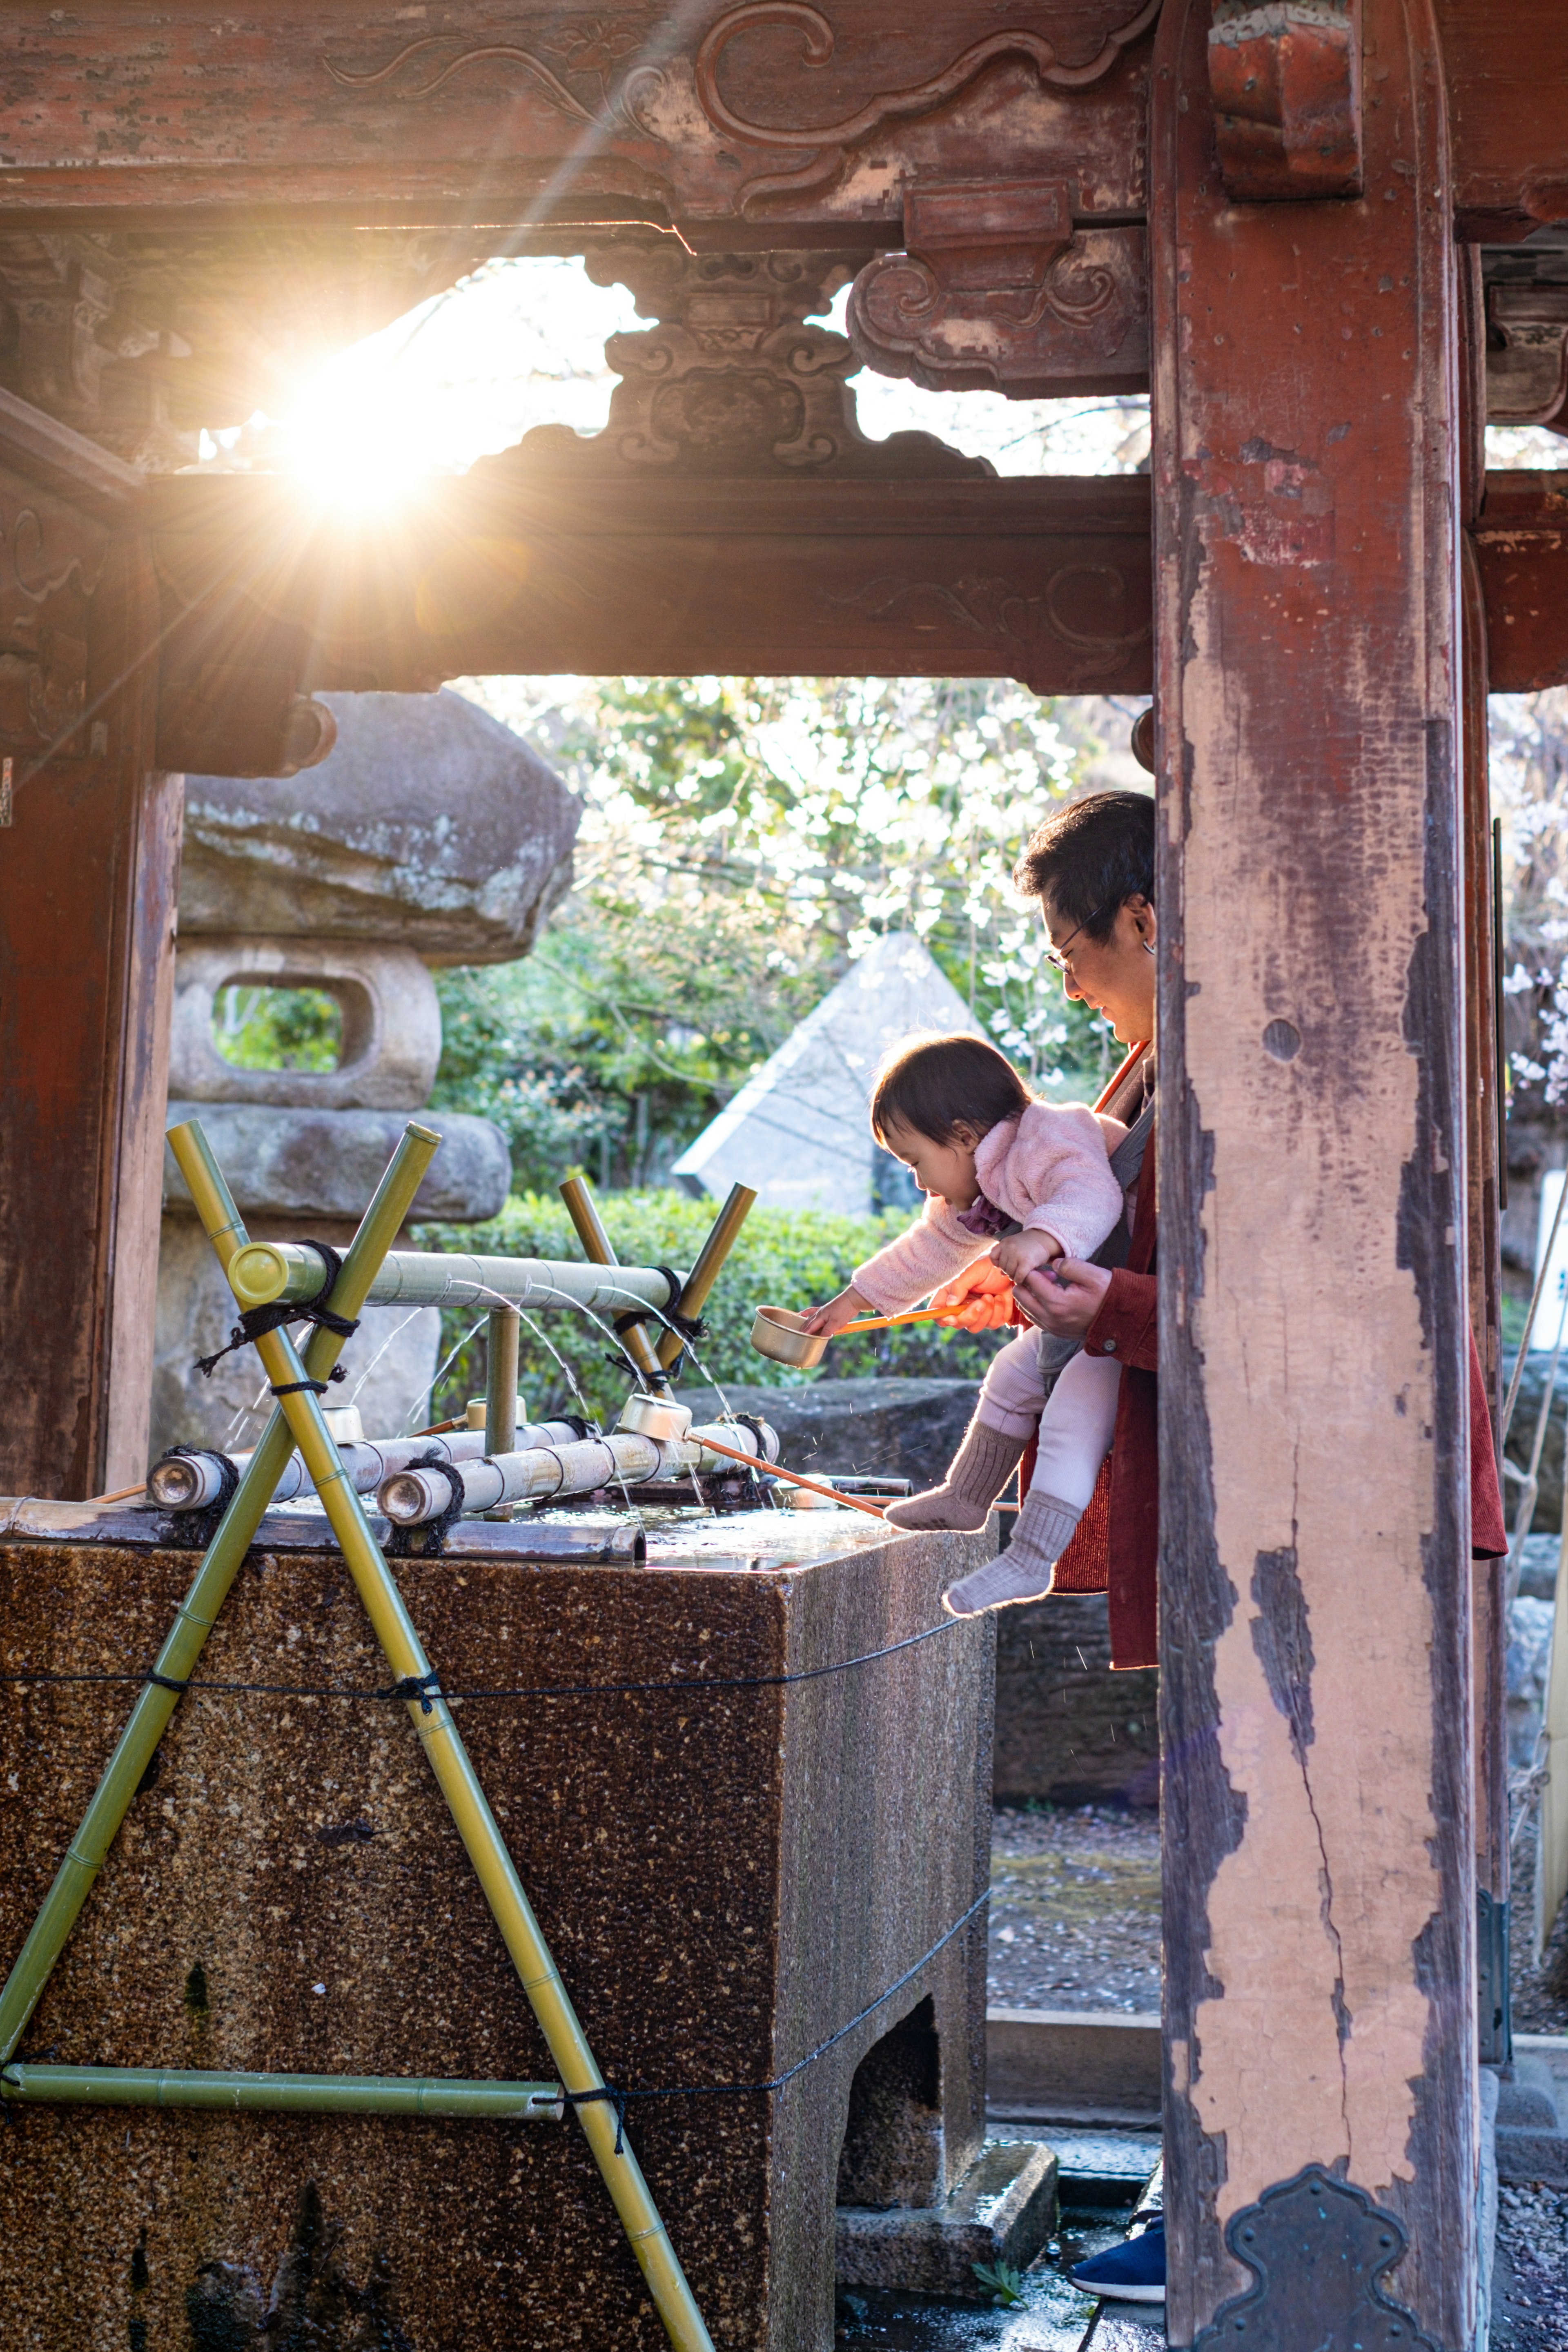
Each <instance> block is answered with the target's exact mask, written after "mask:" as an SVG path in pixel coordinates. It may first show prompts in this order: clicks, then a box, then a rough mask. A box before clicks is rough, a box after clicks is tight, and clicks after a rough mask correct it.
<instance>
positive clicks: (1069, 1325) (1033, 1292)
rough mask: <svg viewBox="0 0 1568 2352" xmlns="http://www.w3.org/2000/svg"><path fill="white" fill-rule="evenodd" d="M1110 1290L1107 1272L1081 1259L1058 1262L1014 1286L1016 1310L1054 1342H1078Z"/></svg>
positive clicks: (1026, 1277)
mask: <svg viewBox="0 0 1568 2352" xmlns="http://www.w3.org/2000/svg"><path fill="white" fill-rule="evenodd" d="M1109 1289H1110V1270H1109V1268H1107V1267H1105V1266H1103V1265H1089V1264H1088V1262H1087V1261H1086V1260H1085V1259H1083V1258H1078V1257H1064V1258H1058V1260H1057V1263H1056V1265H1054V1266H1052V1267H1051V1268H1050V1269H1049V1270H1048V1271H1047V1270H1045V1269H1043V1268H1042V1269H1041V1271H1040V1272H1038V1273H1037V1274H1030V1275H1026V1276H1025V1277H1024V1279H1023V1281H1022V1282H1020V1283H1019V1284H1018V1286H1017V1291H1016V1297H1017V1300H1018V1304H1019V1306H1020V1307H1022V1308H1023V1310H1024V1312H1025V1314H1026V1316H1027V1317H1028V1318H1029V1320H1030V1322H1031V1323H1037V1324H1038V1325H1039V1328H1040V1329H1041V1330H1042V1331H1048V1332H1049V1333H1050V1335H1051V1337H1052V1339H1082V1337H1083V1335H1084V1333H1085V1332H1086V1331H1087V1330H1088V1328H1089V1325H1090V1324H1091V1323H1092V1322H1093V1320H1094V1318H1095V1317H1096V1316H1097V1315H1098V1314H1099V1312H1100V1307H1101V1304H1102V1303H1103V1301H1104V1298H1105V1294H1106V1292H1107V1291H1108V1290H1109Z"/></svg>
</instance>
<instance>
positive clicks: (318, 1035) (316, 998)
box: [213, 987, 343, 1070]
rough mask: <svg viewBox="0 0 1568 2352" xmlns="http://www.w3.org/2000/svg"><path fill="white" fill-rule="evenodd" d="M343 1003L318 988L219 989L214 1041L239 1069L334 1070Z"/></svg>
mask: <svg viewBox="0 0 1568 2352" xmlns="http://www.w3.org/2000/svg"><path fill="white" fill-rule="evenodd" d="M342 1030H343V1014H342V1005H341V1004H339V1003H338V1001H337V999H336V997H335V996H328V995H327V994H326V993H325V992H324V991H322V990H321V989H319V988H242V987H234V988H221V989H219V991H218V992H217V995H216V998H215V999H214V1002H213V1044H214V1045H216V1047H217V1050H218V1052H219V1053H220V1054H221V1055H223V1058H224V1060H225V1061H226V1062H229V1063H232V1064H233V1066H234V1067H235V1068H236V1069H239V1070H335V1069H336V1068H337V1066H338V1059H339V1055H340V1053H341V1050H342Z"/></svg>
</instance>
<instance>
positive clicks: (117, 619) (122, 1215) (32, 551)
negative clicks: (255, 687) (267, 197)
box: [0, 401, 180, 1496]
mask: <svg viewBox="0 0 1568 2352" xmlns="http://www.w3.org/2000/svg"><path fill="white" fill-rule="evenodd" d="M73 478H74V482H75V485H76V487H77V488H78V490H79V496H78V497H77V498H75V499H71V498H68V497H66V496H64V495H61V492H62V491H63V490H64V489H66V488H68V487H70V486H71V484H72V480H73ZM140 492H141V485H140V482H139V481H138V479H137V478H136V477H134V476H132V475H131V474H130V471H129V469H128V468H124V467H118V466H117V465H116V463H115V461H113V460H112V459H110V458H106V457H104V455H103V453H102V452H101V451H100V450H97V449H94V448H93V447H92V446H91V445H90V444H88V443H85V442H79V441H78V439H77V436H75V435H72V434H70V433H68V432H67V431H66V430H65V428H63V427H61V426H58V425H54V424H53V423H51V421H50V420H49V419H48V418H47V417H41V416H38V415H36V414H35V413H34V412H32V411H28V410H26V409H24V408H23V407H22V404H20V403H15V402H4V401H0V527H3V530H4V542H3V543H4V546H5V563H4V566H3V567H0V756H3V757H4V760H5V771H6V772H7V773H8V776H9V779H10V785H11V793H10V813H9V814H10V821H9V823H8V824H4V825H0V1068H4V1070H5V1118H4V1119H0V1320H3V1322H4V1327H5V1330H6V1332H7V1333H8V1334H9V1335H10V1344H9V1345H8V1347H7V1349H6V1357H5V1362H6V1374H5V1383H4V1391H3V1393H0V1489H3V1490H4V1491H5V1492H6V1493H9V1494H17V1493H24V1494H25V1493H36V1494H40V1495H51V1496H52V1495H64V1496H71V1495H89V1494H95V1493H101V1492H103V1491H104V1489H105V1488H109V1487H114V1486H124V1485H125V1484H127V1483H128V1481H130V1480H133V1479H135V1478H138V1477H140V1476H141V1475H142V1471H143V1469H144V1468H145V1464H146V1446H147V1415H148V1409H149V1398H150V1389H151V1381H152V1370H153V1307H154V1300H155V1296H156V1286H157V1248H158V1215H159V1198H160V1193H161V1190H162V1183H163V1099H164V1097H165V1095H166V1093H167V1091H168V1088H167V1053H168V1044H167V1040H168V1009H169V996H170V990H171V986H172V977H173V965H174V908H175V895H176V881H177V875H178V864H179V838H180V788H179V779H178V778H177V777H176V778H173V779H171V778H169V777H167V776H164V775H162V774H159V773H157V772H154V770H153V719H154V714H155V709H156V698H157V630H158V604H157V594H156V590H155V587H154V584H153V575H152V568H151V564H150V562H149V560H148V555H147V551H146V547H145V544H144V542H143V541H142V538H141V536H140V533H139V531H138V530H137V528H136V520H137V513H138V507H139V499H140Z"/></svg>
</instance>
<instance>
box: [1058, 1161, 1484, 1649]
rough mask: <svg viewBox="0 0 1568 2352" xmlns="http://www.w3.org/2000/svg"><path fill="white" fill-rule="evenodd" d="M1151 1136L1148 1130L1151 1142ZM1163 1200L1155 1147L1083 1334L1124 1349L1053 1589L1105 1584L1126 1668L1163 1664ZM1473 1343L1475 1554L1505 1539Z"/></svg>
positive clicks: (1105, 1351)
mask: <svg viewBox="0 0 1568 2352" xmlns="http://www.w3.org/2000/svg"><path fill="white" fill-rule="evenodd" d="M1151 1142H1152V1139H1151ZM1156 1229H1157V1208H1156V1200H1155V1188H1154V1154H1153V1151H1152V1149H1151V1150H1150V1152H1149V1154H1148V1156H1147V1158H1146V1159H1145V1160H1144V1162H1143V1172H1142V1176H1141V1177H1140V1179H1139V1183H1138V1209H1137V1216H1136V1220H1135V1222H1134V1224H1133V1228H1132V1246H1131V1250H1130V1251H1129V1252H1128V1257H1127V1264H1126V1265H1124V1266H1121V1267H1119V1268H1118V1269H1117V1271H1116V1272H1115V1273H1114V1274H1113V1275H1112V1276H1111V1277H1110V1289H1109V1290H1108V1291H1107V1292H1106V1294H1105V1297H1104V1299H1103V1300H1102V1301H1101V1303H1100V1312H1099V1313H1098V1314H1097V1315H1096V1317H1095V1318H1094V1320H1093V1322H1092V1323H1091V1324H1090V1325H1089V1329H1088V1331H1087V1332H1086V1333H1085V1335H1084V1343H1083V1344H1084V1349H1085V1352H1086V1353H1087V1354H1089V1355H1091V1356H1108V1355H1114V1356H1117V1357H1120V1359H1121V1364H1122V1367H1123V1370H1122V1375H1121V1396H1120V1397H1119V1398H1118V1400H1117V1407H1116V1430H1115V1434H1114V1436H1113V1437H1112V1439H1111V1444H1110V1456H1109V1458H1108V1459H1107V1461H1106V1462H1105V1463H1104V1464H1103V1465H1101V1468H1100V1482H1099V1484H1098V1485H1097V1486H1096V1487H1095V1491H1094V1496H1093V1499H1092V1500H1091V1501H1090V1503H1089V1508H1088V1510H1087V1511H1085V1513H1084V1515H1083V1517H1082V1519H1081V1520H1080V1521H1079V1527H1078V1531H1077V1533H1076V1534H1075V1535H1074V1537H1073V1539H1072V1541H1071V1543H1070V1544H1069V1545H1068V1548H1067V1549H1066V1551H1065V1552H1064V1553H1063V1554H1062V1556H1061V1558H1060V1559H1059V1560H1058V1562H1057V1567H1056V1573H1055V1575H1054V1576H1053V1578H1052V1580H1051V1591H1053V1592H1108V1593H1109V1595H1110V1663H1111V1664H1112V1666H1113V1667H1117V1668H1121V1669H1124V1670H1125V1669H1128V1668H1131V1667H1135V1666H1153V1665H1157V1664H1159V1579H1158V1559H1159V1538H1160V1518H1159V1515H1160V1424H1159V1397H1158V1384H1157V1381H1156V1378H1155V1375H1156V1372H1157V1370H1158V1367H1159V1354H1158V1307H1159V1283H1158V1281H1157V1279H1156V1277H1155V1273H1154V1262H1155V1242H1156ZM1468 1339H1469V1351H1470V1547H1471V1550H1472V1552H1473V1554H1474V1556H1475V1557H1476V1558H1477V1559H1496V1558H1498V1557H1499V1556H1500V1554H1502V1553H1504V1552H1506V1551H1507V1549H1508V1534H1507V1530H1506V1528H1504V1525H1503V1511H1502V1489H1501V1486H1500V1483H1499V1479H1498V1467H1497V1455H1496V1453H1495V1452H1494V1450H1493V1446H1492V1431H1491V1417H1490V1413H1489V1410H1488V1405H1487V1391H1486V1380H1485V1377H1484V1375H1483V1373H1482V1371H1481V1360H1480V1355H1479V1350H1478V1349H1477V1347H1476V1339H1475V1333H1474V1332H1473V1331H1471V1332H1469V1333H1468Z"/></svg>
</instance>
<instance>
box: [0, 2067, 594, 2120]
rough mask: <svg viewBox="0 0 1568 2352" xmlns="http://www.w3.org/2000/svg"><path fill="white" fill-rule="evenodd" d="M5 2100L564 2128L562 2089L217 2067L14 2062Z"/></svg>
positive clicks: (0, 2086)
mask: <svg viewBox="0 0 1568 2352" xmlns="http://www.w3.org/2000/svg"><path fill="white" fill-rule="evenodd" d="M0 2098H5V2099H22V2100H26V2101H30V2102H32V2103H33V2104H35V2105H62V2106H99V2107H197V2108H212V2107H216V2108H219V2109H222V2110H223V2111H225V2112H227V2113H234V2112H239V2113H241V2114H246V2113H250V2114H255V2113H260V2114H263V2115H313V2116H483V2117H487V2118H489V2120H491V2121H493V2122H497V2123H515V2124H529V2123H538V2124H542V2123H559V2122H560V2120H561V2117H562V2115H563V2112H564V2102H563V2099H562V2096H561V2085H560V2084H559V2083H455V2082H445V2081H441V2080H439V2079H437V2077H435V2076H433V2075H424V2074H407V2075H405V2074H232V2073H231V2074H225V2073H222V2072H220V2071H218V2070H217V2069H216V2068H213V2069H206V2068H204V2069H202V2070H201V2071H199V2072H198V2071H196V2070H195V2069H193V2068H181V2067H157V2066H36V2065H33V2064H31V2063H27V2064H21V2063H16V2061H13V2063H11V2064H10V2065H9V2066H7V2067H6V2068H5V2071H4V2073H3V2074H0Z"/></svg>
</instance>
